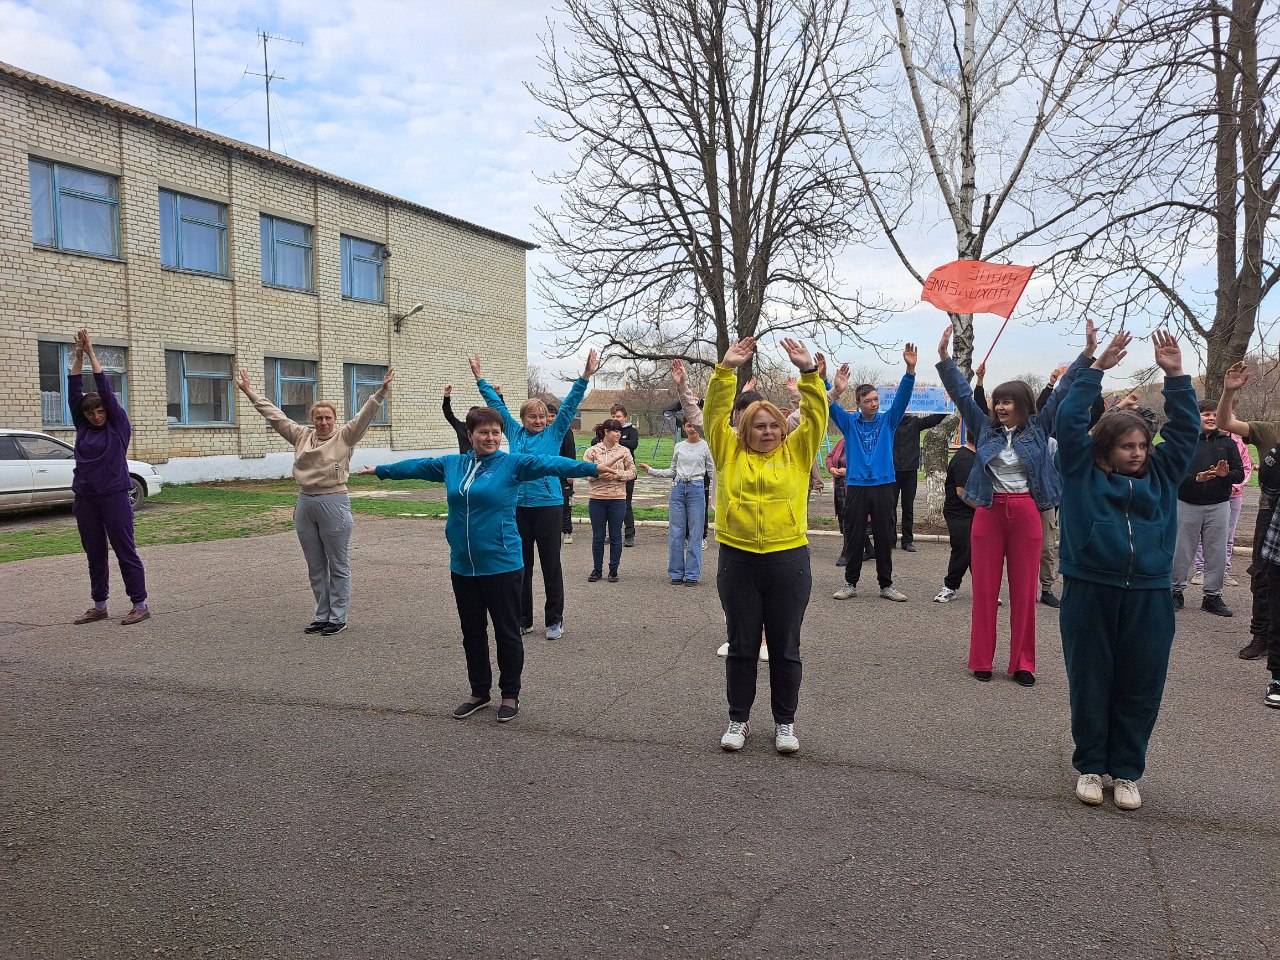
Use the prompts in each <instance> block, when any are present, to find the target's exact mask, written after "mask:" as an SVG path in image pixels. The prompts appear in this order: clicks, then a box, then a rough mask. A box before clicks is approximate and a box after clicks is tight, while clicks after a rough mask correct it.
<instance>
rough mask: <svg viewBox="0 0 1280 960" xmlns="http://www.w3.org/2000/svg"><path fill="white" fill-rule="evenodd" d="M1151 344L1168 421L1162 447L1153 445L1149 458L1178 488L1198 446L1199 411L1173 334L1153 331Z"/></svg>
mask: <svg viewBox="0 0 1280 960" xmlns="http://www.w3.org/2000/svg"><path fill="white" fill-rule="evenodd" d="M1151 340H1152V342H1153V343H1154V344H1155V349H1156V363H1157V364H1159V366H1160V369H1161V370H1163V371H1164V413H1165V416H1166V417H1167V418H1168V419H1167V420H1166V421H1165V425H1164V426H1163V427H1161V429H1160V436H1162V437H1163V438H1164V443H1158V444H1156V445H1155V446H1154V447H1153V448H1152V450H1151V454H1150V457H1151V460H1152V463H1153V464H1154V465H1155V468H1156V469H1157V470H1160V471H1162V472H1163V473H1164V475H1165V477H1167V478H1168V479H1169V481H1170V482H1171V483H1174V484H1180V483H1182V481H1183V480H1185V479H1186V476H1187V471H1188V470H1190V469H1191V461H1192V459H1194V457H1195V453H1196V444H1198V443H1199V442H1200V407H1199V404H1198V403H1197V402H1196V391H1195V387H1193V386H1192V385H1191V377H1190V376H1189V375H1187V374H1184V373H1183V372H1182V350H1181V348H1180V347H1179V346H1178V341H1177V340H1175V339H1174V337H1173V334H1171V333H1169V332H1168V331H1165V330H1157V331H1156V332H1155V333H1154V334H1152V336H1151Z"/></svg>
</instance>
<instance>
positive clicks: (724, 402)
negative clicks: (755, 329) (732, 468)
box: [702, 337, 756, 464]
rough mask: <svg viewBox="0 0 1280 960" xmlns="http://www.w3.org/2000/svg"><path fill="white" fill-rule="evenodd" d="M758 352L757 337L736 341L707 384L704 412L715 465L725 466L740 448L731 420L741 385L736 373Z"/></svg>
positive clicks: (730, 346)
mask: <svg viewBox="0 0 1280 960" xmlns="http://www.w3.org/2000/svg"><path fill="white" fill-rule="evenodd" d="M755 352H756V341H755V338H754V337H744V338H743V339H741V340H735V341H734V342H733V343H732V344H730V345H729V349H728V350H726V351H725V354H724V358H723V359H722V360H721V361H720V363H719V364H717V365H716V370H715V373H714V374H712V376H711V382H710V383H708V384H707V399H706V401H705V406H704V407H703V410H702V421H703V425H704V426H705V428H706V430H705V433H704V434H703V435H704V436H705V437H706V438H707V446H709V447H710V448H711V456H712V457H714V458H715V461H716V463H718V464H723V463H724V462H725V459H726V458H727V457H728V456H729V454H730V453H731V452H732V451H733V450H734V448H735V447H736V446H737V444H738V436H737V434H735V433H734V432H733V427H732V426H731V425H730V423H729V416H730V414H732V413H733V397H734V393H735V392H736V389H737V385H738V378H737V376H736V375H735V374H734V372H733V371H734V370H736V369H737V368H738V367H740V366H742V365H743V364H744V363H746V362H747V361H748V360H750V359H751V356H752V355H753V354H754V353H755Z"/></svg>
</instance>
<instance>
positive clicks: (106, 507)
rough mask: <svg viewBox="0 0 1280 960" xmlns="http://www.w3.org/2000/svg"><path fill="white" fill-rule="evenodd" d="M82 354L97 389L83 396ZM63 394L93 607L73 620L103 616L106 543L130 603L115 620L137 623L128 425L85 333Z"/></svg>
mask: <svg viewBox="0 0 1280 960" xmlns="http://www.w3.org/2000/svg"><path fill="white" fill-rule="evenodd" d="M86 354H88V356H89V363H90V364H91V365H92V367H93V379H94V382H95V383H96V384H97V390H96V391H90V392H89V393H85V392H84V386H83V383H82V374H81V370H82V369H83V367H84V358H85V355H86ZM67 396H68V400H69V401H70V405H71V420H72V422H73V423H74V424H75V428H76V445H75V458H76V470H75V476H74V477H73V479H72V481H71V490H72V492H73V493H74V494H75V504H74V506H73V507H72V512H73V513H74V514H75V518H76V526H77V527H78V528H79V530H80V542H81V543H82V544H83V545H84V552H85V554H86V555H87V556H88V558H89V590H90V595H91V596H92V597H93V606H92V607H91V608H89V610H87V611H86V612H85V613H84V615H83V616H80V617H78V618H77V619H76V620H75V622H76V623H93V622H94V621H95V620H105V619H106V618H107V592H108V588H109V586H110V576H109V570H110V568H109V566H108V561H107V544H108V543H110V544H111V549H112V550H113V551H114V552H115V555H116V561H117V562H118V563H119V564H120V575H121V576H122V577H123V578H124V588H125V591H126V592H127V593H128V594H129V599H130V600H131V601H133V609H131V610H130V611H129V613H128V614H127V615H126V616H125V618H124V619H123V620H121V621H120V622H121V623H123V624H126V625H127V624H133V623H140V622H141V621H143V620H148V619H150V618H151V612H150V611H149V610H147V583H146V576H145V573H144V571H143V569H142V560H141V558H139V557H138V550H137V548H136V547H135V546H134V544H133V504H132V503H130V501H129V491H130V488H131V487H132V486H133V481H132V480H131V479H130V478H129V464H128V451H129V437H130V435H131V433H132V427H131V425H130V424H129V416H128V414H126V413H125V412H124V407H122V406H120V401H119V400H117V399H116V395H115V391H114V390H112V389H111V381H110V380H108V379H107V375H106V374H105V373H103V372H102V364H100V363H99V362H98V357H97V355H96V354H95V353H94V352H93V344H92V343H90V341H89V331H88V330H81V331H80V332H79V333H78V334H76V355H75V362H74V363H73V364H72V366H71V373H70V375H69V376H68V377H67Z"/></svg>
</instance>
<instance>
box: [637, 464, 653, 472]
mask: <svg viewBox="0 0 1280 960" xmlns="http://www.w3.org/2000/svg"><path fill="white" fill-rule="evenodd" d="M636 466H637V467H639V468H640V469H641V470H643V471H644V472H645V473H648V472H649V471H650V470H651V469H652V468H651V467H650V466H649V465H648V464H647V463H637V464H636Z"/></svg>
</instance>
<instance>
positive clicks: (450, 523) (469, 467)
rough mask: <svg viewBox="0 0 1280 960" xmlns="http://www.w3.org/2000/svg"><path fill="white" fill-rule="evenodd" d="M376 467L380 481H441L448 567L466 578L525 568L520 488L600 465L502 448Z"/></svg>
mask: <svg viewBox="0 0 1280 960" xmlns="http://www.w3.org/2000/svg"><path fill="white" fill-rule="evenodd" d="M376 472H377V475H378V479H380V480H434V481H436V482H437V483H438V482H440V481H443V482H444V487H445V493H446V494H447V496H448V501H449V518H448V520H446V521H445V525H444V535H445V539H446V540H448V541H449V569H450V570H452V571H453V572H454V573H456V574H458V575H459V576H462V577H487V576H491V575H492V574H495V573H510V572H511V571H512V570H520V569H521V568H523V567H524V556H523V554H522V553H521V550H520V531H519V530H517V529H516V496H517V492H518V491H519V489H520V487H521V486H522V485H523V484H524V483H526V482H528V481H530V480H538V479H540V478H542V477H594V476H595V475H596V465H595V464H594V463H587V462H585V461H582V460H570V459H569V458H568V457H535V456H530V455H528V454H524V453H503V452H502V451H501V450H499V451H497V452H496V453H491V454H489V455H488V456H487V457H478V456H476V454H475V453H474V452H473V453H455V454H451V455H450V456H447V457H424V458H422V459H418V460H401V461H400V462H399V463H387V464H383V465H382V466H380V467H378V468H377V471H376ZM561 502H563V498H562V500H561Z"/></svg>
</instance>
